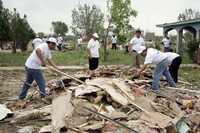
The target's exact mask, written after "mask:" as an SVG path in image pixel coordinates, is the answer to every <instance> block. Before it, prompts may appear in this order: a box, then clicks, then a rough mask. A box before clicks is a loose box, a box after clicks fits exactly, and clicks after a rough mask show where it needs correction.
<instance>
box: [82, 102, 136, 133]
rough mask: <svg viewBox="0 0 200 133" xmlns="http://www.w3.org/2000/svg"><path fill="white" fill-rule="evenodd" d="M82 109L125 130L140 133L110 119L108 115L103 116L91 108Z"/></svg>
mask: <svg viewBox="0 0 200 133" xmlns="http://www.w3.org/2000/svg"><path fill="white" fill-rule="evenodd" d="M82 108H84V109H85V110H87V111H89V112H91V113H93V114H95V115H98V116H100V117H102V118H104V119H106V120H108V121H110V122H113V123H115V124H117V125H119V126H120V127H123V128H125V129H128V130H129V131H131V132H134V133H138V132H137V131H135V130H134V129H132V128H130V127H128V126H126V125H125V124H123V123H121V122H119V121H115V120H114V119H111V118H109V117H108V116H106V115H103V114H101V113H98V112H96V111H94V110H92V109H90V108H87V107H84V106H83V107H82Z"/></svg>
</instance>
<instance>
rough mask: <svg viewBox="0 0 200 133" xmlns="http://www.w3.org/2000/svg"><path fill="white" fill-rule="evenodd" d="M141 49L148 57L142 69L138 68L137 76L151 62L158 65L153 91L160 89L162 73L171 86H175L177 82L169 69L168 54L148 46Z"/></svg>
mask: <svg viewBox="0 0 200 133" xmlns="http://www.w3.org/2000/svg"><path fill="white" fill-rule="evenodd" d="M140 50H141V51H143V52H142V55H143V56H146V57H145V61H144V66H143V67H142V68H141V69H140V70H138V72H137V74H136V75H135V76H139V75H141V73H142V72H143V71H144V70H145V69H146V68H147V66H148V65H149V64H155V65H156V67H155V70H154V74H153V81H152V91H153V92H158V91H159V80H160V77H161V76H162V75H164V76H165V77H166V80H167V81H168V83H169V85H170V86H171V87H175V86H176V84H175V82H174V80H173V78H172V77H171V75H170V72H169V70H168V65H169V61H168V56H167V55H166V54H164V53H163V52H161V51H159V50H157V49H153V48H148V49H145V48H141V49H140Z"/></svg>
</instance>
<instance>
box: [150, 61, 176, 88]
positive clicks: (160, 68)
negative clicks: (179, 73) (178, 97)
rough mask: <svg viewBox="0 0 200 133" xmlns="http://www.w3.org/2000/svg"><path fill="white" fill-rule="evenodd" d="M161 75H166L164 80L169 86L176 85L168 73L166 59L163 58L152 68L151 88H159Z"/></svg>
mask: <svg viewBox="0 0 200 133" xmlns="http://www.w3.org/2000/svg"><path fill="white" fill-rule="evenodd" d="M162 75H164V76H165V77H166V80H167V82H168V83H169V85H170V86H171V87H175V86H176V83H175V82H174V80H173V78H172V77H171V75H170V73H169V70H168V63H167V60H163V61H162V62H160V63H159V64H157V65H156V68H155V70H154V76H153V82H152V89H153V90H158V89H159V80H160V77H161V76H162Z"/></svg>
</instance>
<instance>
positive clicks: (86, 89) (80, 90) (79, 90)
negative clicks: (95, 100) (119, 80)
mask: <svg viewBox="0 0 200 133" xmlns="http://www.w3.org/2000/svg"><path fill="white" fill-rule="evenodd" d="M101 90H102V89H101V88H98V87H95V86H89V85H88V86H84V85H79V86H77V87H76V89H75V97H78V96H82V95H85V94H89V93H92V92H98V91H101Z"/></svg>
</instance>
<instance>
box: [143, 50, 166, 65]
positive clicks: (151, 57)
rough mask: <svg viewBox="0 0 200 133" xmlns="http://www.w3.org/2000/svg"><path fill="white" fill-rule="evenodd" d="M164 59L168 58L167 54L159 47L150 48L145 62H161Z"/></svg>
mask: <svg viewBox="0 0 200 133" xmlns="http://www.w3.org/2000/svg"><path fill="white" fill-rule="evenodd" d="M164 59H167V55H166V54H164V53H163V52H161V51H159V50H157V49H153V48H148V49H147V55H146V57H145V61H144V64H159V63H160V62H161V61H163V60H164Z"/></svg>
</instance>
